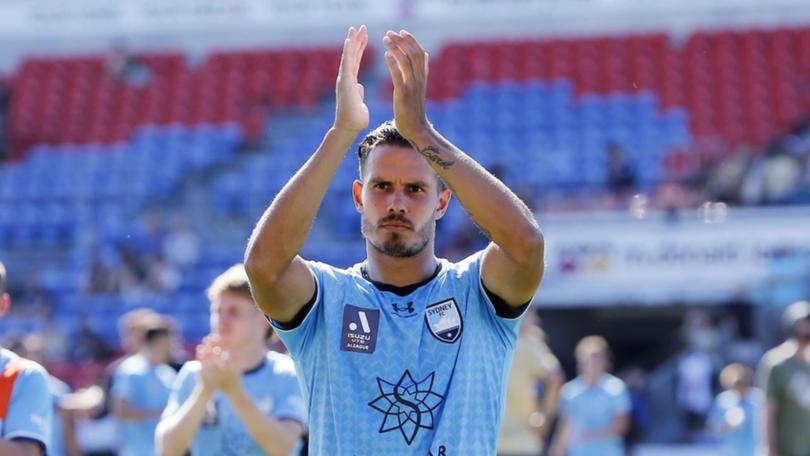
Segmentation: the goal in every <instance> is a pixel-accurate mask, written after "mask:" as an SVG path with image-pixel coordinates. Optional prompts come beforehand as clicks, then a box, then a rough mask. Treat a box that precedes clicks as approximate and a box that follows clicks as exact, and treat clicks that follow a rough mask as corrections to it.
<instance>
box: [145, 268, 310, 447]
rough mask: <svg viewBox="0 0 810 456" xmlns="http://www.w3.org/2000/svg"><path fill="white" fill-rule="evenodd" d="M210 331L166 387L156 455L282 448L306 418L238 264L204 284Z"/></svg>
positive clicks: (287, 363)
mask: <svg viewBox="0 0 810 456" xmlns="http://www.w3.org/2000/svg"><path fill="white" fill-rule="evenodd" d="M208 295H209V299H210V300H211V331H212V335H210V336H207V337H206V338H205V339H204V340H203V343H202V344H200V346H198V347H197V360H195V361H190V362H188V363H186V364H185V365H184V366H183V368H182V369H181V370H180V374H179V375H178V377H177V380H176V381H175V383H174V386H173V387H172V394H171V398H170V400H169V405H168V406H166V410H165V411H164V412H163V418H162V419H161V422H160V425H158V431H157V448H158V450H159V454H160V455H162V456H173V455H182V454H185V452H186V451H187V450H191V454H192V456H207V455H211V456H215V455H216V456H221V455H224V456H260V455H265V454H269V455H271V456H287V455H289V454H291V453H292V452H293V451H294V450H295V449H296V446H298V444H299V440H300V437H301V434H302V432H303V429H304V426H305V423H306V407H305V405H304V400H303V398H302V397H301V390H300V387H299V385H298V378H297V377H296V375H295V366H294V364H293V362H292V360H291V359H290V357H289V356H287V355H282V354H280V353H276V352H268V351H267V347H266V345H265V340H266V336H267V333H268V330H269V329H270V328H269V325H268V324H267V321H266V320H265V319H264V318H263V317H262V314H261V312H259V310H258V309H257V308H256V305H255V304H254V303H253V298H252V297H251V295H250V288H249V285H248V279H247V276H246V275H245V269H244V267H243V266H242V265H236V266H234V267H232V268H230V269H229V270H228V271H226V272H225V273H224V274H222V275H220V276H219V277H218V278H216V279H215V280H214V282H213V284H212V285H211V287H210V288H209V290H208Z"/></svg>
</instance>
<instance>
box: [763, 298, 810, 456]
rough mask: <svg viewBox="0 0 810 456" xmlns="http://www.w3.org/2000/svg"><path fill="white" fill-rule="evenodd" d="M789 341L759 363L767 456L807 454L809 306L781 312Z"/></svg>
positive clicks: (804, 303)
mask: <svg viewBox="0 0 810 456" xmlns="http://www.w3.org/2000/svg"><path fill="white" fill-rule="evenodd" d="M783 327H784V329H785V332H786V333H787V334H788V339H787V340H786V341H785V342H784V343H782V344H781V345H779V346H777V347H776V348H773V349H771V350H770V351H768V352H767V353H766V354H765V355H764V356H763V357H762V360H761V361H760V366H759V373H758V375H759V379H760V382H761V384H762V386H763V389H764V390H765V394H766V397H767V402H766V418H765V419H766V426H765V430H766V444H767V446H768V454H769V455H770V456H802V455H808V454H810V432H808V430H810V302H808V301H799V302H795V303H793V304H791V305H790V306H788V307H787V309H786V310H785V312H784V318H783Z"/></svg>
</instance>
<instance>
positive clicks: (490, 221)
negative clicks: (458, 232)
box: [408, 125, 542, 263]
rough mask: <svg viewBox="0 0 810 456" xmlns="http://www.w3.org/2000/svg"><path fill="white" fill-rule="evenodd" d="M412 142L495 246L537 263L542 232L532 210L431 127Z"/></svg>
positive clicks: (523, 261) (513, 256)
mask: <svg viewBox="0 0 810 456" xmlns="http://www.w3.org/2000/svg"><path fill="white" fill-rule="evenodd" d="M408 140H409V141H410V142H411V143H412V144H413V145H414V147H415V148H416V149H417V151H418V152H419V153H420V154H421V155H422V156H423V157H424V158H425V159H426V160H427V161H428V163H430V165H431V167H432V168H433V169H434V170H435V171H436V172H437V173H438V174H439V176H441V178H442V179H443V180H444V181H445V182H446V183H447V185H448V186H449V187H450V189H451V190H453V193H454V194H455V196H456V197H457V198H458V200H459V202H461V204H462V206H464V209H466V210H467V212H469V214H470V216H471V217H472V219H473V221H475V223H476V224H477V225H478V226H479V227H480V228H481V229H482V230H483V231H484V233H485V234H486V235H487V236H488V237H489V238H490V239H491V240H492V241H493V242H495V243H496V244H497V245H498V246H499V247H501V248H502V249H503V250H504V251H505V252H506V253H507V254H508V255H509V256H510V257H511V258H512V259H513V260H515V261H518V262H520V263H528V262H531V261H533V260H536V259H537V258H536V256H537V255H539V254H540V252H539V250H540V249H539V247H538V245H539V244H540V243H542V233H541V231H540V228H539V226H538V224H537V221H536V220H535V218H534V215H533V214H532V212H531V210H529V208H528V207H527V206H526V205H525V204H524V203H523V202H522V201H520V199H519V198H518V197H517V196H516V195H515V194H514V193H513V192H512V191H511V190H510V189H509V188H508V187H506V185H504V184H503V183H502V182H501V181H499V180H498V179H497V178H496V177H495V176H493V175H492V174H490V173H489V172H488V171H487V170H486V169H484V168H483V167H482V166H481V165H479V164H478V163H477V162H476V161H475V160H473V159H472V158H470V157H469V156H468V155H466V154H465V153H464V152H462V151H461V150H459V149H458V148H456V147H455V146H453V144H451V143H450V142H449V141H448V140H446V139H445V138H444V137H442V136H441V135H440V134H439V133H438V132H437V131H436V130H435V129H433V128H432V127H431V126H429V125H426V126H425V127H424V128H423V129H422V132H421V133H420V134H418V135H413V136H412V137H410V138H408Z"/></svg>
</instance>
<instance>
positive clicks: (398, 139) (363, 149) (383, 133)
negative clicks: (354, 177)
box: [357, 120, 447, 191]
mask: <svg viewBox="0 0 810 456" xmlns="http://www.w3.org/2000/svg"><path fill="white" fill-rule="evenodd" d="M385 145H389V146H400V147H408V148H411V149H414V147H413V144H411V143H410V142H409V141H408V140H407V139H405V137H404V136H402V135H401V134H400V133H399V130H397V127H396V125H395V124H394V121H393V120H386V121H385V122H383V123H381V124H380V126H379V127H377V128H375V129H373V130H371V131H370V132H368V134H366V137H365V138H363V140H362V141H360V145H359V146H358V147H357V158H358V159H359V160H360V179H362V178H363V175H364V174H365V171H366V160H367V159H368V156H369V154H371V151H372V150H373V149H374V148H375V147H377V146H385ZM436 180H437V181H438V182H439V191H442V190H444V189H446V188H447V184H446V183H445V182H444V180H442V178H441V177H440V176H439V175H438V174H436Z"/></svg>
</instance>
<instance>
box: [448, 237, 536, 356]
mask: <svg viewBox="0 0 810 456" xmlns="http://www.w3.org/2000/svg"><path fill="white" fill-rule="evenodd" d="M483 258H484V251H483V250H481V251H479V252H476V253H474V254H473V255H471V256H470V257H468V258H467V259H466V260H463V262H462V263H469V266H468V269H467V271H468V272H467V275H468V279H469V285H470V287H471V293H473V294H474V296H475V297H476V298H477V299H476V300H477V301H478V302H480V303H481V304H482V306H483V307H484V309H483V313H484V315H485V316H486V318H488V320H489V321H490V323H491V324H492V326H494V327H495V329H496V330H497V331H498V334H499V335H500V338H501V340H502V341H503V343H504V345H506V346H509V347H514V346H515V344H516V341H517V335H518V329H520V322H521V321H522V320H523V316H524V315H525V314H526V310H527V309H528V308H529V306H528V305H527V306H525V308H524V309H522V311H520V312H519V313H518V314H517V315H516V316H514V317H502V316H500V315H498V310H497V308H496V303H494V302H493V298H495V299H498V298H497V297H496V296H494V295H492V294H491V293H490V292H489V291H488V290H487V289H486V288H484V281H483V280H482V278H481V263H482V261H483Z"/></svg>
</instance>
